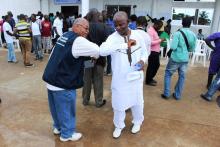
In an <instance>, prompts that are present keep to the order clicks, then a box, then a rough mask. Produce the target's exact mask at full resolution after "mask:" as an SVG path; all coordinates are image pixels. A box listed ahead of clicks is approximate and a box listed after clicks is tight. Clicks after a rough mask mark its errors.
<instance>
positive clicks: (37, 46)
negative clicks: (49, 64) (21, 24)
mask: <svg viewBox="0 0 220 147" xmlns="http://www.w3.org/2000/svg"><path fill="white" fill-rule="evenodd" d="M33 50H34V53H35V56H36V58H37V59H38V58H43V50H42V43H41V35H35V36H33Z"/></svg>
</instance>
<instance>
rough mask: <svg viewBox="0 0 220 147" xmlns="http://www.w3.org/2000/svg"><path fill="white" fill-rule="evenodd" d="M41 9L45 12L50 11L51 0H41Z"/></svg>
mask: <svg viewBox="0 0 220 147" xmlns="http://www.w3.org/2000/svg"><path fill="white" fill-rule="evenodd" d="M40 10H41V12H42V13H43V14H48V13H49V1H48V0H40Z"/></svg>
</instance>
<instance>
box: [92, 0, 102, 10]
mask: <svg viewBox="0 0 220 147" xmlns="http://www.w3.org/2000/svg"><path fill="white" fill-rule="evenodd" d="M89 8H90V9H91V8H96V9H98V11H100V12H101V11H102V10H104V9H105V7H104V2H103V0H90V4H89Z"/></svg>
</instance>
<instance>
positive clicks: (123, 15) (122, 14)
mask: <svg viewBox="0 0 220 147" xmlns="http://www.w3.org/2000/svg"><path fill="white" fill-rule="evenodd" d="M117 19H126V20H128V15H127V13H126V12H124V11H118V12H117V13H115V15H114V17H113V20H114V21H115V20H117Z"/></svg>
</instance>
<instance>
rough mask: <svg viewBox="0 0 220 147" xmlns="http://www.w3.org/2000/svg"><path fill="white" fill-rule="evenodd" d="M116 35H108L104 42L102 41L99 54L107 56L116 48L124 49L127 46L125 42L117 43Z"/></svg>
mask: <svg viewBox="0 0 220 147" xmlns="http://www.w3.org/2000/svg"><path fill="white" fill-rule="evenodd" d="M117 39H118V38H117V36H114V34H113V35H110V36H109V37H108V38H107V40H106V41H105V42H103V43H102V44H101V46H100V55H101V56H107V55H110V54H112V53H114V52H116V51H117V50H123V49H124V50H126V49H127V48H128V44H127V43H117V41H116V40H117Z"/></svg>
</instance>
